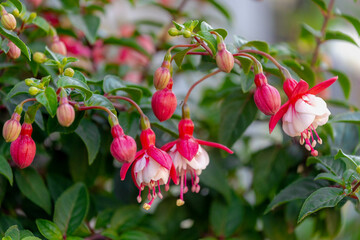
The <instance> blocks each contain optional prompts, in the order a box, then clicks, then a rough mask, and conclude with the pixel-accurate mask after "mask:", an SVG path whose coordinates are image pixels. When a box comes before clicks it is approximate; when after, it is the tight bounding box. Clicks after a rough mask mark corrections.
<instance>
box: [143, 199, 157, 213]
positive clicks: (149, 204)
mask: <svg viewBox="0 0 360 240" xmlns="http://www.w3.org/2000/svg"><path fill="white" fill-rule="evenodd" d="M154 199H155V198H153V199H151V201H150V202H149V203H144V205H143V208H144V209H145V210H146V211H147V210H149V209H150V208H151V204H152V203H153V202H154Z"/></svg>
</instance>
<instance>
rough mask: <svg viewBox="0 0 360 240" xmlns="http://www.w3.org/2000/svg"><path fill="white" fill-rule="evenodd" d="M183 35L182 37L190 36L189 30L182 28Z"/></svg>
mask: <svg viewBox="0 0 360 240" xmlns="http://www.w3.org/2000/svg"><path fill="white" fill-rule="evenodd" d="M183 36H184V38H189V37H191V32H190V31H189V30H184V31H183Z"/></svg>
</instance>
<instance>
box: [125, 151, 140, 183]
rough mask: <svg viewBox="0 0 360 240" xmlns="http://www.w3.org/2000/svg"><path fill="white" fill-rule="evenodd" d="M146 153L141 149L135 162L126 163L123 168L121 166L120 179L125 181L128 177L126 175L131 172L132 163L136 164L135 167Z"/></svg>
mask: <svg viewBox="0 0 360 240" xmlns="http://www.w3.org/2000/svg"><path fill="white" fill-rule="evenodd" d="M144 153H145V150H144V149H141V150H140V151H138V152H137V153H136V155H135V160H134V161H133V162H131V163H124V164H123V165H122V166H121V169H120V179H121V180H123V181H124V179H125V177H126V173H127V171H128V170H129V167H130V166H131V164H132V163H134V165H135V162H136V161H137V160H138V159H139V158H140V157H141V156H142V155H143V154H144Z"/></svg>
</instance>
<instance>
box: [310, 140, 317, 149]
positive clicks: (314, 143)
mask: <svg viewBox="0 0 360 240" xmlns="http://www.w3.org/2000/svg"><path fill="white" fill-rule="evenodd" d="M311 146H312V147H313V148H314V147H315V146H316V141H315V140H313V141H312V143H311Z"/></svg>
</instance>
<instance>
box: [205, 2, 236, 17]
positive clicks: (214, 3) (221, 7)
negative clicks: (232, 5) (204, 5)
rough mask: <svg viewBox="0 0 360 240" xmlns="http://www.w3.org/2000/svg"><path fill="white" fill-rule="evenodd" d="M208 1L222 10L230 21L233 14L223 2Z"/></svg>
mask: <svg viewBox="0 0 360 240" xmlns="http://www.w3.org/2000/svg"><path fill="white" fill-rule="evenodd" d="M208 3H210V4H211V5H213V7H215V8H216V9H217V10H218V11H219V12H221V13H222V14H223V15H224V17H225V18H226V19H227V20H228V21H231V15H230V12H229V10H228V9H226V8H225V7H224V6H223V5H222V4H220V3H219V1H216V0H208Z"/></svg>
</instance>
